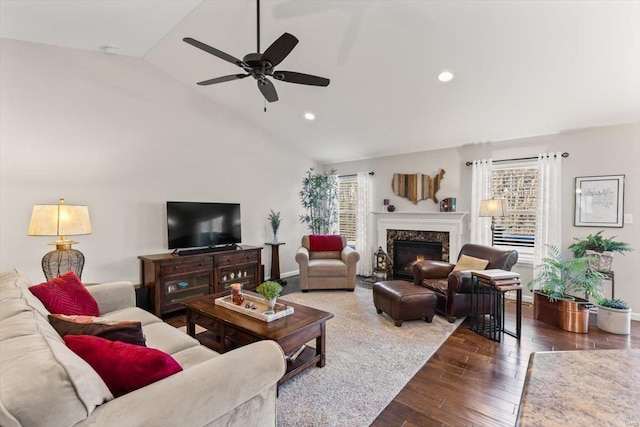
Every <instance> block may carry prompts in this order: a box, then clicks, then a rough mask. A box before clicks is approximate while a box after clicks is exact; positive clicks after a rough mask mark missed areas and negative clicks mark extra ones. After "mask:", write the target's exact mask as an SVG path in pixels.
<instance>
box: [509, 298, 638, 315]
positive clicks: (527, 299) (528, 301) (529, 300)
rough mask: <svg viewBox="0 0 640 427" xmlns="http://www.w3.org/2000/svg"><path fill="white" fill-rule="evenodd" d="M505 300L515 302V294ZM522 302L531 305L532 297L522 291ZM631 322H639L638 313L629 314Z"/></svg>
mask: <svg viewBox="0 0 640 427" xmlns="http://www.w3.org/2000/svg"><path fill="white" fill-rule="evenodd" d="M505 298H506V299H509V300H513V301H515V300H516V293H515V292H510V293H508V294H507V295H505ZM522 302H523V303H529V304H533V296H528V295H524V291H523V295H522ZM631 320H635V321H639V322H640V313H634V312H633V311H632V312H631Z"/></svg>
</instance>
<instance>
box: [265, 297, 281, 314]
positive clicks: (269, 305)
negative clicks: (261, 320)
mask: <svg viewBox="0 0 640 427" xmlns="http://www.w3.org/2000/svg"><path fill="white" fill-rule="evenodd" d="M264 299H265V301H266V302H267V308H268V310H267V311H266V312H265V314H273V313H275V310H274V309H275V308H276V300H277V299H278V297H273V298H271V299H267V297H264Z"/></svg>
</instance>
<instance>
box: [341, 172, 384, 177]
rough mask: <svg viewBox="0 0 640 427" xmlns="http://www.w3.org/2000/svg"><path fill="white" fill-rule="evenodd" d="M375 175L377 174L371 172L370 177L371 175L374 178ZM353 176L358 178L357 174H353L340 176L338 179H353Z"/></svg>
mask: <svg viewBox="0 0 640 427" xmlns="http://www.w3.org/2000/svg"><path fill="white" fill-rule="evenodd" d="M375 174H376V173H375V172H369V175H371V176H373V175H375ZM352 176H358V174H357V173H352V174H349V175H338V178H351V177H352Z"/></svg>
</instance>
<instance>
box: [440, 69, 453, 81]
mask: <svg viewBox="0 0 640 427" xmlns="http://www.w3.org/2000/svg"><path fill="white" fill-rule="evenodd" d="M438 80H440V81H441V82H445V83H446V82H450V81H451V80H453V73H452V72H450V71H443V72H441V73H440V74H438Z"/></svg>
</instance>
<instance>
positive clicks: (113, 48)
mask: <svg viewBox="0 0 640 427" xmlns="http://www.w3.org/2000/svg"><path fill="white" fill-rule="evenodd" d="M102 50H104V51H105V52H106V53H110V54H112V55H115V54H116V53H118V50H120V49H118V46H112V45H110V44H108V45H105V46H102Z"/></svg>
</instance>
